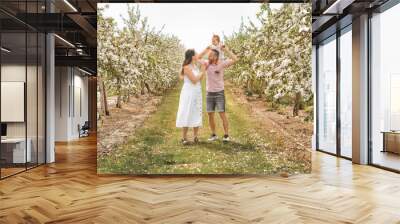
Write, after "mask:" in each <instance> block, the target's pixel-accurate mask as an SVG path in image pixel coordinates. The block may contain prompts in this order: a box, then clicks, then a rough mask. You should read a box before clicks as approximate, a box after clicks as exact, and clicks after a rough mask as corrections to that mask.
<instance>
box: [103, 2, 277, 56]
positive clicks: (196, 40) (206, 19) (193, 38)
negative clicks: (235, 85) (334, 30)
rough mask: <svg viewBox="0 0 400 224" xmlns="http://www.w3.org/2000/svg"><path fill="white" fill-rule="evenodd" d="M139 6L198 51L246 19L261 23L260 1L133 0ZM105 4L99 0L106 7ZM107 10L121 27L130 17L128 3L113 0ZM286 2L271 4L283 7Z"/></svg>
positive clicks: (152, 21)
mask: <svg viewBox="0 0 400 224" xmlns="http://www.w3.org/2000/svg"><path fill="white" fill-rule="evenodd" d="M129 4H130V5H134V6H137V5H139V9H140V12H141V15H142V16H144V17H147V18H148V23H149V25H150V27H155V28H156V30H160V29H161V28H162V27H163V26H164V28H163V33H169V34H173V35H175V36H177V37H178V38H179V39H180V40H181V41H182V43H183V44H184V45H185V47H186V48H194V49H195V50H196V51H197V52H200V51H201V50H203V49H204V48H205V47H206V46H208V45H209V44H210V42H211V37H212V35H213V34H218V35H220V36H221V38H222V37H223V34H225V35H230V34H232V33H233V32H234V31H236V30H238V29H239V27H240V24H241V21H242V18H243V21H244V23H245V24H247V22H248V21H249V20H251V21H253V22H255V24H256V25H257V19H256V13H257V12H258V11H259V7H260V4H258V3H228V4H227V3H129ZM104 5H106V4H104V3H99V6H100V7H103V6H104ZM108 5H109V7H108V8H107V9H105V10H104V15H105V16H106V17H112V18H114V19H115V20H116V22H117V24H118V27H119V28H122V27H123V26H124V24H123V19H122V18H121V17H124V18H127V8H128V7H127V3H111V4H108ZM281 5H282V4H279V3H276V4H271V7H272V8H279V7H281Z"/></svg>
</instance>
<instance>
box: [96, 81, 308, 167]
mask: <svg viewBox="0 0 400 224" xmlns="http://www.w3.org/2000/svg"><path fill="white" fill-rule="evenodd" d="M180 89H181V86H180V85H178V86H177V87H176V88H174V89H172V90H170V91H168V92H166V93H165V96H164V97H163V100H162V102H161V104H160V105H159V107H158V109H157V111H156V112H155V113H154V114H153V115H151V116H150V117H149V118H148V119H147V120H146V121H145V122H144V124H143V126H142V127H141V128H139V129H138V130H136V131H135V133H134V134H133V135H132V136H130V137H129V138H128V141H127V142H126V143H125V144H123V145H121V146H120V147H119V148H118V149H116V150H114V151H113V152H112V153H110V154H108V155H106V156H101V157H99V158H98V163H97V165H98V172H99V173H101V174H108V173H109V174H279V173H281V172H285V173H286V172H287V173H289V174H292V173H298V172H299V173H303V172H308V171H309V169H310V167H309V166H310V161H302V160H301V159H298V158H297V157H296V156H293V155H294V154H293V153H294V152H291V151H289V150H287V149H285V147H284V143H283V140H282V138H279V136H277V135H278V134H276V133H268V131H266V130H265V128H263V125H262V121H261V120H260V119H259V118H257V117H255V116H252V115H251V113H250V108H249V106H251V105H244V104H242V103H239V102H237V101H236V100H235V96H234V95H233V93H232V92H231V91H230V90H229V88H227V89H226V90H225V92H226V100H227V116H228V120H229V122H230V135H231V142H228V143H223V142H222V141H221V140H218V141H215V142H207V138H208V136H209V134H210V130H209V125H208V121H207V114H206V113H204V114H203V127H202V128H201V129H200V143H198V144H190V145H182V144H181V143H180V139H181V129H178V128H176V127H175V119H176V111H177V108H178V103H179V94H180ZM204 90H205V88H204V83H203V111H205V91H204ZM216 118H217V119H216V121H217V135H218V136H219V138H220V139H221V136H222V135H223V129H222V122H221V120H220V118H219V116H216ZM192 133H193V132H192V130H190V132H189V136H190V138H189V139H190V140H192Z"/></svg>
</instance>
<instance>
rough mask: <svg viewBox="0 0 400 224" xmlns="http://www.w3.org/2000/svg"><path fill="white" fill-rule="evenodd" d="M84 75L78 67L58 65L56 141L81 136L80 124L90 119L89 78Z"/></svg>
mask: <svg viewBox="0 0 400 224" xmlns="http://www.w3.org/2000/svg"><path fill="white" fill-rule="evenodd" d="M83 75H84V74H83V73H82V72H80V71H79V70H78V69H76V68H72V67H56V83H55V85H56V91H55V124H56V132H55V140H56V141H70V140H73V139H77V138H79V132H78V125H81V126H82V125H83V124H84V122H85V121H87V120H88V78H87V77H86V76H83ZM79 95H80V97H79ZM79 100H80V101H81V102H80V103H79ZM79 106H81V108H79ZM80 109H81V111H80Z"/></svg>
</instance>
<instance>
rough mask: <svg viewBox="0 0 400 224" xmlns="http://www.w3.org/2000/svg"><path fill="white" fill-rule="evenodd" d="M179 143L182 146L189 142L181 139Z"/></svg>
mask: <svg viewBox="0 0 400 224" xmlns="http://www.w3.org/2000/svg"><path fill="white" fill-rule="evenodd" d="M181 143H182V145H187V144H188V143H189V142H188V140H186V139H184V138H182V139H181Z"/></svg>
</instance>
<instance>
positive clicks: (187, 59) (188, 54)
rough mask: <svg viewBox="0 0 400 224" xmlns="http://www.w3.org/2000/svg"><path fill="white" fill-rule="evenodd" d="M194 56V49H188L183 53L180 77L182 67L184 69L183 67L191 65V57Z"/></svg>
mask: <svg viewBox="0 0 400 224" xmlns="http://www.w3.org/2000/svg"><path fill="white" fill-rule="evenodd" d="M195 55H196V52H195V51H194V49H188V50H186V52H185V60H184V61H183V63H182V70H181V74H180V75H181V76H183V67H185V65H189V64H190V63H192V60H193V56H195Z"/></svg>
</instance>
